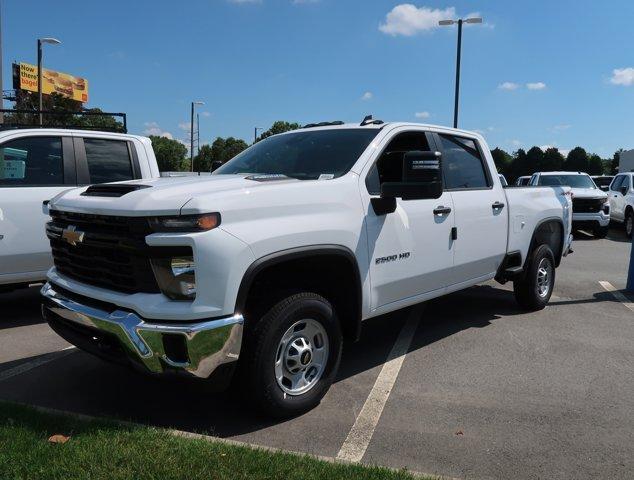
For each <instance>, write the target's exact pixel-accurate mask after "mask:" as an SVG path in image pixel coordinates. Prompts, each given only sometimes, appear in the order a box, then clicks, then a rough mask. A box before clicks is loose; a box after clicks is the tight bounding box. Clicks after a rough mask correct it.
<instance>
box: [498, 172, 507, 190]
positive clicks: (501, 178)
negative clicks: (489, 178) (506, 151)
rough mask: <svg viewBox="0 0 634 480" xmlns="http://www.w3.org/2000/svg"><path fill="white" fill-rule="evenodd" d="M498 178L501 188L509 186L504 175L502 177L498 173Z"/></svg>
mask: <svg viewBox="0 0 634 480" xmlns="http://www.w3.org/2000/svg"><path fill="white" fill-rule="evenodd" d="M498 177H500V183H501V184H502V186H503V187H508V186H509V182H507V181H506V177H505V176H504V175H502V174H501V173H498Z"/></svg>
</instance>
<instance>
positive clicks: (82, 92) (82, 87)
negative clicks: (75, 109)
mask: <svg viewBox="0 0 634 480" xmlns="http://www.w3.org/2000/svg"><path fill="white" fill-rule="evenodd" d="M14 68H15V70H16V73H17V75H15V76H14V79H15V80H14V83H15V85H13V88H16V89H20V90H26V91H28V92H35V93H37V67H36V66H35V65H31V64H29V63H19V64H14ZM42 93H43V94H44V95H50V94H51V93H58V94H59V95H63V96H64V97H68V98H71V99H73V100H76V101H78V102H82V103H86V102H87V101H88V80H86V79H85V78H81V77H75V76H73V75H69V74H68V73H62V72H56V71H55V70H49V69H48V68H42Z"/></svg>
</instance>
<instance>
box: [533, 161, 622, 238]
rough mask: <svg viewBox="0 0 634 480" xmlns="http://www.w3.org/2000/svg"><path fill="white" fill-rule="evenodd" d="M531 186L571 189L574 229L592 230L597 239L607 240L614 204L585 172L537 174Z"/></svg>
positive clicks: (534, 175)
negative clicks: (611, 206)
mask: <svg viewBox="0 0 634 480" xmlns="http://www.w3.org/2000/svg"><path fill="white" fill-rule="evenodd" d="M530 185H535V186H542V187H561V186H567V187H570V188H571V189H572V228H573V229H575V230H583V229H589V230H590V231H591V232H592V233H593V235H594V236H595V237H597V238H604V237H605V236H606V235H607V234H608V229H609V226H610V202H609V200H608V195H607V193H605V192H603V191H602V190H600V189H599V187H597V186H596V184H595V183H594V181H593V180H592V178H590V175H588V174H587V173H583V172H537V173H534V174H533V176H532V177H531V180H530Z"/></svg>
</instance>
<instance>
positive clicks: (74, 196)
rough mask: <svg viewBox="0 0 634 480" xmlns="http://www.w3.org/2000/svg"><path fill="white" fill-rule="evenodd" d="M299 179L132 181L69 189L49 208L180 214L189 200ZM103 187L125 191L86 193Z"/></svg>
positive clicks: (213, 177)
mask: <svg viewBox="0 0 634 480" xmlns="http://www.w3.org/2000/svg"><path fill="white" fill-rule="evenodd" d="M297 182H300V180H297V179H293V178H286V177H281V178H280V177H271V176H269V177H267V176H263V175H211V176H205V177H198V176H196V177H166V178H153V179H147V180H133V181H128V182H117V183H109V184H102V185H98V186H93V187H81V188H74V189H72V190H68V191H66V192H64V193H62V194H60V195H58V196H57V197H55V198H54V199H52V200H51V202H50V208H52V209H56V210H64V211H70V212H78V213H92V214H96V215H125V216H129V217H133V216H135V217H142V216H149V215H179V214H180V213H181V210H182V208H183V206H184V205H185V204H186V203H188V202H189V201H190V200H191V199H192V198H194V197H198V196H201V195H205V196H206V195H209V194H221V195H222V194H223V193H225V194H226V193H228V192H235V193H237V192H240V191H242V192H244V193H248V192H250V191H253V190H254V189H260V188H266V187H271V186H273V185H278V186H279V185H280V184H284V183H297ZM102 187H103V188H104V189H109V188H110V189H113V190H114V189H115V188H119V187H121V190H120V191H123V192H125V193H123V194H122V195H120V196H112V195H110V194H107V192H106V193H104V192H99V191H94V194H90V195H88V194H86V192H87V190H89V189H91V191H93V190H98V189H99V188H102ZM126 187H129V188H126ZM135 188H136V189H135ZM126 190H128V191H126ZM88 193H91V192H90V191H89V192H88ZM119 193H120V192H119Z"/></svg>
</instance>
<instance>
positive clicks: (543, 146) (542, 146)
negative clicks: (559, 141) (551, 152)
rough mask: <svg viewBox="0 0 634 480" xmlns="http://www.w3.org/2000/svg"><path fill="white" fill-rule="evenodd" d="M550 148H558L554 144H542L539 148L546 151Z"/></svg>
mask: <svg viewBox="0 0 634 480" xmlns="http://www.w3.org/2000/svg"><path fill="white" fill-rule="evenodd" d="M549 148H557V147H554V146H553V145H540V146H539V149H540V150H541V151H542V152H545V151H546V150H548V149H549Z"/></svg>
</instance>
